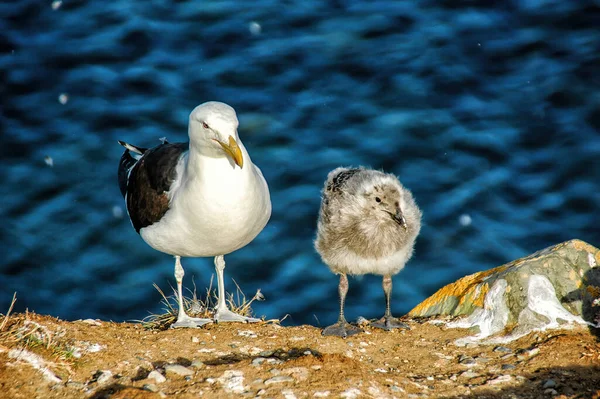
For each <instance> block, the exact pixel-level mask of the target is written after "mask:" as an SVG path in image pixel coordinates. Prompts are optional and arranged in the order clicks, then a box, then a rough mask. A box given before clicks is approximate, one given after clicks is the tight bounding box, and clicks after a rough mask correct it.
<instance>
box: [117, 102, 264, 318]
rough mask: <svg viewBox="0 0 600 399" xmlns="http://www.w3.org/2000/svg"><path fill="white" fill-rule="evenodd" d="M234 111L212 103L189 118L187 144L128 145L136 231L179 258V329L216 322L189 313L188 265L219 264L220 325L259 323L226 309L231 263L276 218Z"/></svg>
mask: <svg viewBox="0 0 600 399" xmlns="http://www.w3.org/2000/svg"><path fill="white" fill-rule="evenodd" d="M238 124H239V123H238V119H237V116H236V113H235V110H234V109H233V108H232V107H230V106H229V105H227V104H224V103H220V102H214V101H211V102H206V103H204V104H201V105H199V106H197V107H196V108H195V109H194V110H193V111H192V113H191V114H190V120H189V127H188V135H189V139H190V141H189V144H188V143H173V144H171V143H168V142H167V141H166V140H163V143H162V144H160V145H158V146H156V147H154V148H150V149H146V148H141V147H137V146H134V145H131V144H128V143H125V142H122V141H119V143H120V144H121V145H122V146H123V147H125V152H124V153H123V156H122V157H121V162H120V164H119V174H118V177H119V188H120V189H121V193H122V194H123V197H124V198H125V203H126V206H127V212H128V214H129V218H130V219H131V224H132V225H133V227H134V228H135V230H136V231H137V232H138V233H139V235H140V236H142V238H143V239H144V241H146V243H147V244H148V245H150V246H151V247H152V248H154V249H156V250H158V251H161V252H164V253H167V254H170V255H173V256H174V257H175V279H176V281H177V294H178V302H179V312H178V315H177V321H176V322H175V323H174V324H173V325H172V327H200V326H202V325H204V324H206V323H210V322H212V321H213V320H211V319H202V318H193V317H190V316H188V315H187V314H186V313H185V310H184V307H183V296H182V280H183V276H184V271H183V267H182V266H181V257H201V256H202V257H204V256H214V257H215V258H214V263H215V269H216V272H217V284H218V299H217V306H216V308H215V316H214V320H215V321H216V322H225V321H242V322H256V321H258V319H255V318H251V317H245V316H242V315H239V314H236V313H234V312H232V311H231V310H229V308H228V307H227V304H226V302H225V284H224V279H223V270H224V269H225V260H224V255H226V254H229V253H231V252H233V251H235V250H237V249H239V248H242V247H243V246H245V245H246V244H248V243H249V242H250V241H252V240H253V239H254V238H255V237H256V236H257V235H258V233H260V232H261V231H262V229H263V228H264V227H265V225H266V224H267V221H268V220H269V217H270V216H271V199H270V196H269V187H268V186H267V182H266V181H265V179H264V177H263V175H262V172H261V171H260V169H259V168H258V167H257V166H256V165H254V164H253V163H252V160H251V159H250V155H249V154H248V151H246V148H245V147H244V145H243V144H242V141H241V140H240V138H239V135H238V131H237V128H238Z"/></svg>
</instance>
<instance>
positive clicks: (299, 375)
mask: <svg viewBox="0 0 600 399" xmlns="http://www.w3.org/2000/svg"><path fill="white" fill-rule="evenodd" d="M281 374H286V375H291V376H293V377H294V378H295V379H296V380H298V381H305V380H307V379H308V369H307V368H306V367H290V368H287V369H283V370H281Z"/></svg>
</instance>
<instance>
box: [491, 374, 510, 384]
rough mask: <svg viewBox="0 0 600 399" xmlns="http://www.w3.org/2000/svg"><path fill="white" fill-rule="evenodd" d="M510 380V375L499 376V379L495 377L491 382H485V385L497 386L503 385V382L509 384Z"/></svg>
mask: <svg viewBox="0 0 600 399" xmlns="http://www.w3.org/2000/svg"><path fill="white" fill-rule="evenodd" d="M510 380H512V376H510V375H501V376H499V377H496V378H494V379H492V380H487V381H486V385H497V384H504V383H505V382H509V381H510Z"/></svg>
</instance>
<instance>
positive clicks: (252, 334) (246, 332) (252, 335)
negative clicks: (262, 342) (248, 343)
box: [238, 330, 258, 338]
mask: <svg viewBox="0 0 600 399" xmlns="http://www.w3.org/2000/svg"><path fill="white" fill-rule="evenodd" d="M238 335H239V336H240V337H246V338H256V337H257V336H258V335H256V333H255V332H254V331H251V330H242V331H239V332H238Z"/></svg>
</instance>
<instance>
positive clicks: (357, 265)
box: [315, 167, 421, 337]
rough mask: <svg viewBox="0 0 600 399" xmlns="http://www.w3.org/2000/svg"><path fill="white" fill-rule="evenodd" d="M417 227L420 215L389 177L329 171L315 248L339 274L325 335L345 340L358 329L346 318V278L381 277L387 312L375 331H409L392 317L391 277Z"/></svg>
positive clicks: (404, 259)
mask: <svg viewBox="0 0 600 399" xmlns="http://www.w3.org/2000/svg"><path fill="white" fill-rule="evenodd" d="M420 229H421V211H420V210H419V207H418V206H417V204H416V203H415V200H414V199H413V196H412V194H411V192H410V191H409V190H407V189H406V188H405V187H404V186H403V185H402V184H401V183H400V181H399V180H398V178H397V177H396V176H394V175H392V174H387V173H383V172H380V171H376V170H372V169H365V168H362V167H360V168H337V169H334V170H333V171H331V172H330V173H329V175H328V176H327V181H326V182H325V187H324V188H323V199H322V201H321V210H320V212H319V222H318V231H317V238H316V240H315V248H316V250H317V252H318V253H319V255H321V258H322V259H323V262H325V263H326V264H327V266H329V268H330V269H331V271H332V272H333V273H335V274H339V275H340V284H339V295H340V315H339V319H338V322H337V323H335V324H333V325H331V326H329V327H327V328H325V329H324V330H323V335H337V336H340V337H346V336H349V335H353V334H357V333H359V332H361V331H362V330H361V329H360V328H358V327H356V326H353V325H351V324H349V323H348V322H347V321H346V319H345V317H344V301H345V299H346V293H347V292H348V277H347V274H350V275H357V274H367V273H372V274H379V275H382V276H383V284H382V285H383V291H384V293H385V301H386V308H385V314H384V316H383V317H382V318H381V319H380V320H379V321H377V322H375V323H372V325H373V326H374V327H379V328H383V329H386V330H390V329H392V328H409V327H408V325H406V324H405V323H402V322H400V321H399V320H398V319H396V318H394V317H393V316H392V313H391V310H390V297H391V294H392V276H393V275H394V274H396V273H398V272H399V271H400V270H402V269H403V268H404V265H405V264H406V262H407V261H408V260H409V259H410V257H411V256H412V253H413V247H414V244H415V239H416V238H417V235H418V234H419V230H420Z"/></svg>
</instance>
